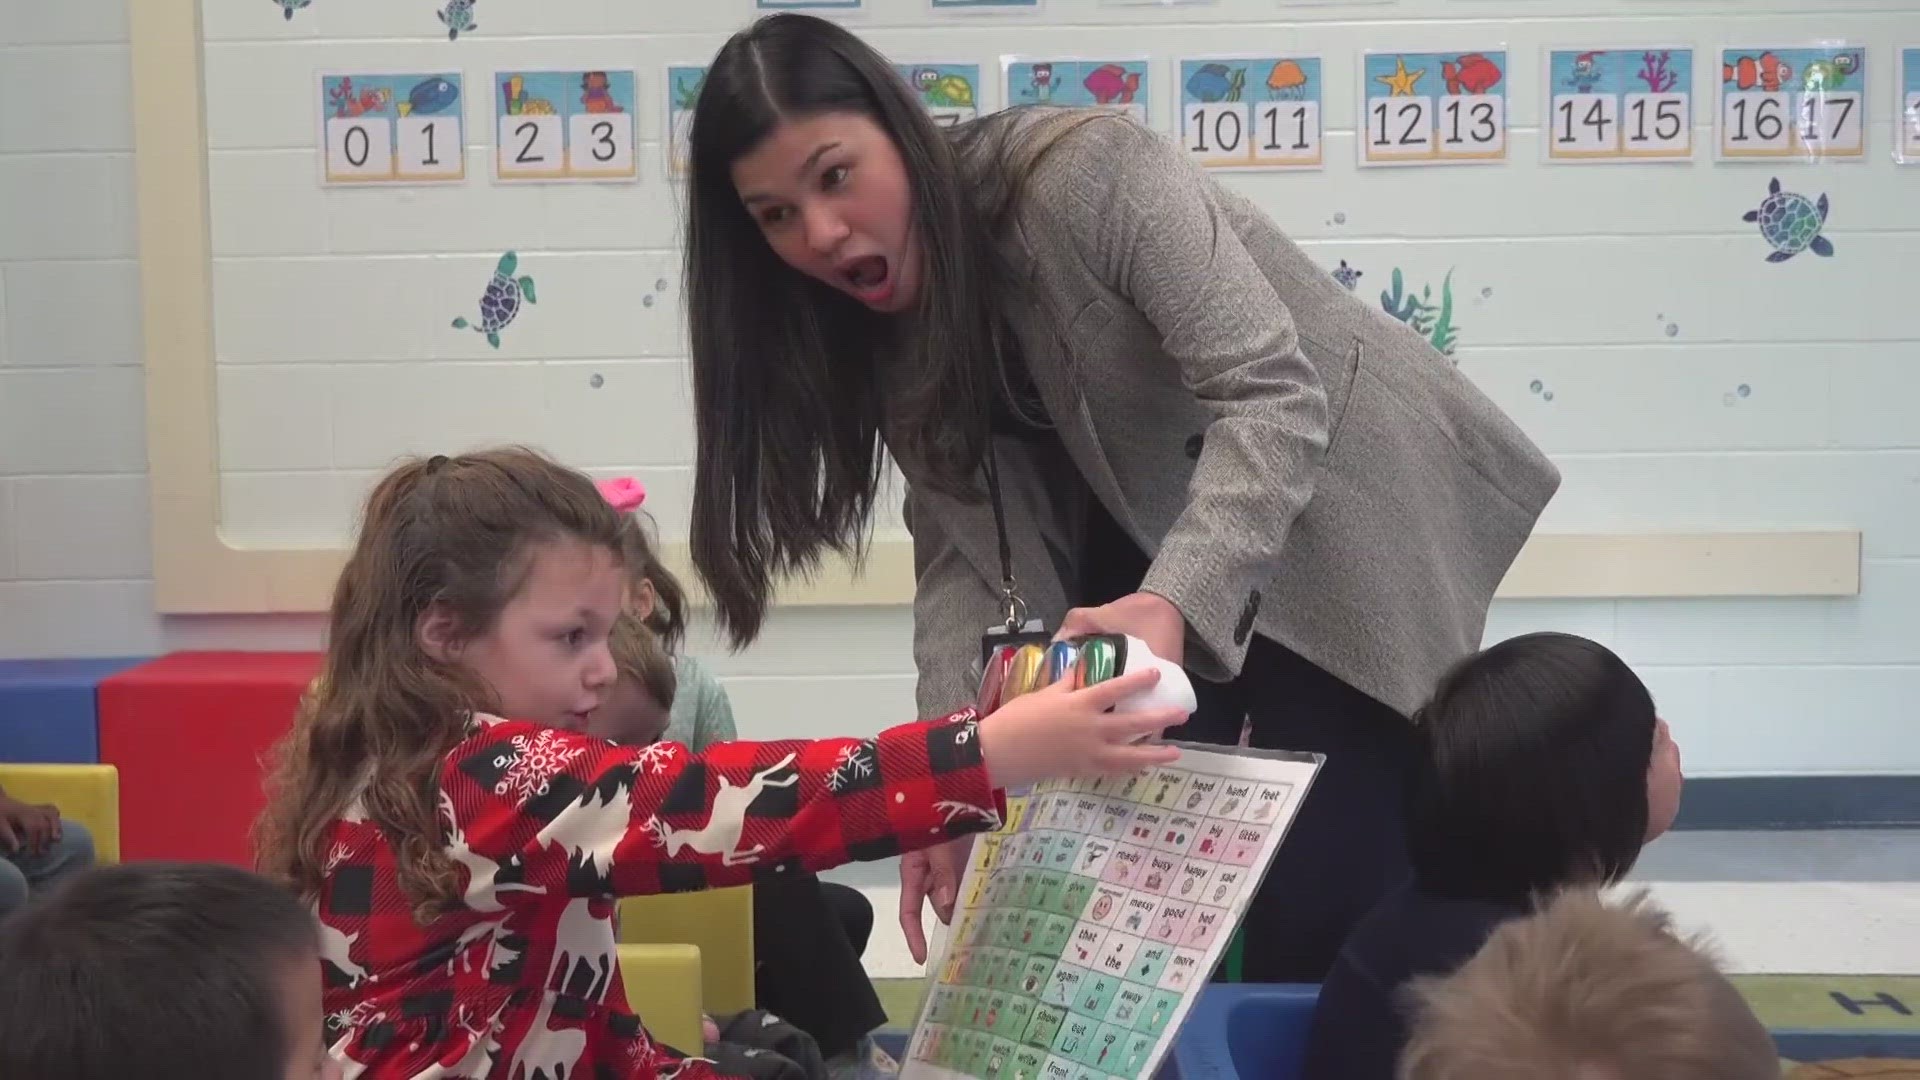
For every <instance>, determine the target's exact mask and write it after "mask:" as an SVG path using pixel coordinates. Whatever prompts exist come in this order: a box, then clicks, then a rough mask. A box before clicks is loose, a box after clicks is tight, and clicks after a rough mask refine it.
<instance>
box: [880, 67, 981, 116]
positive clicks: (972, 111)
mask: <svg viewBox="0 0 1920 1080" xmlns="http://www.w3.org/2000/svg"><path fill="white" fill-rule="evenodd" d="M894 70H895V71H898V72H899V73H900V77H901V78H903V79H905V80H907V86H908V88H909V89H911V90H912V91H913V92H914V95H915V96H916V97H918V98H919V99H920V103H921V104H922V105H925V106H926V107H927V111H928V112H929V113H932V114H933V119H934V122H935V123H938V124H939V125H940V126H942V127H952V126H953V125H955V124H961V123H965V122H966V121H968V120H972V119H973V118H974V117H976V116H979V115H980V65H979V64H945V63H926V64H895V65H894Z"/></svg>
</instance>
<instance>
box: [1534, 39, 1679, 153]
mask: <svg viewBox="0 0 1920 1080" xmlns="http://www.w3.org/2000/svg"><path fill="white" fill-rule="evenodd" d="M1692 88H1693V50H1691V49H1684V48H1679V49H1668V48H1638V47H1636V48H1630V49H1554V50H1551V51H1549V52H1548V54H1547V102H1548V108H1547V120H1548V124H1547V131H1546V139H1545V147H1546V156H1547V160H1549V161H1572V162H1593V161H1685V160H1687V159H1690V158H1691V157H1692V156H1693V94H1692Z"/></svg>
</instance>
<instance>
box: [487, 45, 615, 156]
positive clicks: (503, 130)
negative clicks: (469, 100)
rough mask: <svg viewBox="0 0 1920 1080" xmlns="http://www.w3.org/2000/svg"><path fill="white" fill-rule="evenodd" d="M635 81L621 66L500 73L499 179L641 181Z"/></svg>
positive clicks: (496, 100) (497, 97) (495, 103)
mask: <svg viewBox="0 0 1920 1080" xmlns="http://www.w3.org/2000/svg"><path fill="white" fill-rule="evenodd" d="M633 83H634V79H633V72H631V71H621V70H618V69H613V68H594V69H592V70H584V71H507V72H501V73H499V74H497V75H495V76H494V78H493V87H494V92H493V108H494V116H495V125H494V126H495V128H496V131H497V135H496V138H497V140H498V142H497V144H496V147H495V153H494V158H493V169H494V177H495V179H498V180H508V181H512V180H595V181H597V180H637V179H639V176H640V170H639V166H638V165H636V164H635V163H634V154H633V148H634V141H635V138H636V136H637V134H638V131H637V128H636V125H635V122H634V103H633V97H634V89H633Z"/></svg>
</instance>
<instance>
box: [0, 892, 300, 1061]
mask: <svg viewBox="0 0 1920 1080" xmlns="http://www.w3.org/2000/svg"><path fill="white" fill-rule="evenodd" d="M319 956H320V953H319V928H318V925H317V923H316V922H315V920H314V918H313V915H312V913H311V912H310V911H308V910H307V908H306V907H305V906H304V905H302V904H301V903H300V902H299V901H298V900H297V899H296V898H295V897H294V896H293V895H292V894H291V893H289V892H287V891H286V890H284V889H282V888H280V887H279V886H277V885H275V884H273V883H272V882H270V881H268V880H266V879H265V878H262V877H259V876H257V875H254V874H250V873H247V872H246V871H244V870H240V869H237V868H235V867H229V866H221V865H213V864H183V863H166V862H141V863H129V864H125V865H119V866H108V867H99V868H95V869H91V870H87V871H83V872H81V873H79V874H76V875H75V876H74V877H72V878H71V879H69V880H68V881H66V882H65V883H64V884H63V885H62V886H61V887H59V888H57V889H55V890H53V891H52V892H50V893H48V894H47V895H45V896H44V897H41V898H39V899H38V900H36V901H35V902H34V904H33V905H32V906H31V907H29V908H28V909H26V910H24V911H22V912H20V913H19V914H18V915H16V916H15V917H14V918H13V919H11V920H9V921H8V923H7V924H6V925H5V926H4V928H0V1076H6V1077H18V1078H20V1080H27V1078H29V1077H31V1078H33V1080H141V1078H146V1077H151V1078H154V1080H160V1078H167V1080H173V1078H177V1077H192V1078H194V1080H285V1078H293V1077H298V1078H300V1080H307V1078H310V1077H315V1076H323V1075H332V1073H330V1072H323V1071H322V1070H323V1069H324V1068H326V1066H325V1065H324V1055H323V1053H322V1047H321V1032H322V1024H323V1022H324V1019H325V1018H324V1016H323V1015H322V1013H321V1006H320V995H321V980H320V965H319Z"/></svg>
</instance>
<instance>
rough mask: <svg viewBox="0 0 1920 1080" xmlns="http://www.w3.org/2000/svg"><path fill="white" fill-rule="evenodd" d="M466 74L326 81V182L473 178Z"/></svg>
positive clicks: (322, 95)
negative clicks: (464, 94) (470, 174)
mask: <svg viewBox="0 0 1920 1080" xmlns="http://www.w3.org/2000/svg"><path fill="white" fill-rule="evenodd" d="M461 113H462V107H461V91H460V73H459V72H457V71H451V72H442V73H438V74H364V73H362V74H353V75H322V76H320V137H321V140H322V144H323V147H324V153H323V154H322V155H321V163H322V173H321V179H322V182H323V183H326V184H369V183H402V184H416V183H446V182H450V181H460V180H464V179H466V176H467V155H466V138H465V124H464V123H463V122H462V116H461Z"/></svg>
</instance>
